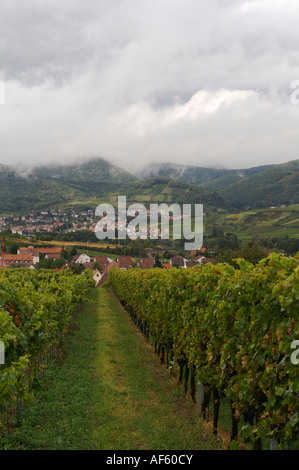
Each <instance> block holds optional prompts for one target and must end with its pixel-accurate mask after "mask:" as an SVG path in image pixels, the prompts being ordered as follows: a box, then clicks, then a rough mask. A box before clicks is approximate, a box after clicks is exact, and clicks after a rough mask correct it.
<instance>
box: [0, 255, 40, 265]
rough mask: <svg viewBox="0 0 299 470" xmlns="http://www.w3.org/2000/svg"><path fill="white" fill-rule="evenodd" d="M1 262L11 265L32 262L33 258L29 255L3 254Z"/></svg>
mask: <svg viewBox="0 0 299 470" xmlns="http://www.w3.org/2000/svg"><path fill="white" fill-rule="evenodd" d="M2 262H3V264H5V265H6V266H11V265H13V264H27V265H28V264H33V258H32V256H31V255H10V254H5V255H3V259H2Z"/></svg>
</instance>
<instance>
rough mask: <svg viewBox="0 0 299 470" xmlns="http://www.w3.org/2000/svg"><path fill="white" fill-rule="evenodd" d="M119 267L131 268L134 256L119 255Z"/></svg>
mask: <svg viewBox="0 0 299 470" xmlns="http://www.w3.org/2000/svg"><path fill="white" fill-rule="evenodd" d="M117 263H118V267H119V269H125V270H128V269H131V268H132V267H133V258H131V256H119V257H118V258H117Z"/></svg>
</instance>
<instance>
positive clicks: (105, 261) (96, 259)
mask: <svg viewBox="0 0 299 470" xmlns="http://www.w3.org/2000/svg"><path fill="white" fill-rule="evenodd" d="M92 261H93V262H96V263H99V265H100V266H101V271H102V272H104V271H105V268H106V267H107V266H108V265H109V264H110V263H112V261H113V260H112V259H111V258H108V257H107V256H94V257H93V259H92Z"/></svg>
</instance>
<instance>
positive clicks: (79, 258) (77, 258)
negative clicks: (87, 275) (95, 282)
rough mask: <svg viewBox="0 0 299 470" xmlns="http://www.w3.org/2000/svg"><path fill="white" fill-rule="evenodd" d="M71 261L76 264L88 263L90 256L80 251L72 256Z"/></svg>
mask: <svg viewBox="0 0 299 470" xmlns="http://www.w3.org/2000/svg"><path fill="white" fill-rule="evenodd" d="M72 262H73V263H77V264H86V263H90V256H88V255H86V254H85V253H80V254H79V255H76V256H74V258H73V259H72Z"/></svg>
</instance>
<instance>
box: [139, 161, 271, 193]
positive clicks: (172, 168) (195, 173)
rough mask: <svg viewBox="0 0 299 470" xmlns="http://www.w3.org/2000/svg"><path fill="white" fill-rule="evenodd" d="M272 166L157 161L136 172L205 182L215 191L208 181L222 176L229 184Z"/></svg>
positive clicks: (192, 181) (189, 181) (189, 182)
mask: <svg viewBox="0 0 299 470" xmlns="http://www.w3.org/2000/svg"><path fill="white" fill-rule="evenodd" d="M273 166H274V165H264V166H259V167H253V168H246V169H240V170H238V169H236V170H228V169H225V168H204V167H200V166H190V165H182V164H175V163H159V164H150V165H148V166H146V167H145V168H144V169H143V170H142V171H141V172H139V173H138V176H139V177H140V178H142V179H148V178H154V177H160V176H163V177H167V178H171V179H173V180H176V181H182V182H183V183H188V184H195V185H201V184H205V183H206V185H207V186H206V187H208V188H209V189H211V190H212V191H217V185H216V186H215V187H212V186H209V184H210V183H209V182H214V181H218V180H220V179H222V178H230V179H229V180H228V181H229V182H230V184H231V183H232V182H235V181H238V180H241V179H243V178H248V177H250V176H252V175H255V174H257V173H260V172H263V171H265V170H266V169H269V168H272V167H273Z"/></svg>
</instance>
